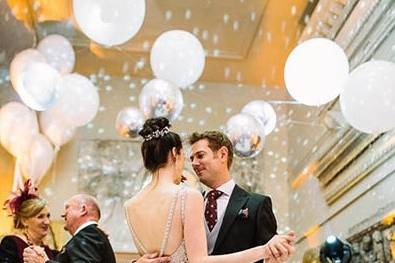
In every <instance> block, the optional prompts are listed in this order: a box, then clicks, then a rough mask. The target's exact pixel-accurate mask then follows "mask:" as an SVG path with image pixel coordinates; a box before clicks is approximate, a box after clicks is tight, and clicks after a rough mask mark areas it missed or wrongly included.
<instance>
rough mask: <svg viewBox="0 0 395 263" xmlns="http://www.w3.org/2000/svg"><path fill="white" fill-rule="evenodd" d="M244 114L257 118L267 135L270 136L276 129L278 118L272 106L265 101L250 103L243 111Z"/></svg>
mask: <svg viewBox="0 0 395 263" xmlns="http://www.w3.org/2000/svg"><path fill="white" fill-rule="evenodd" d="M241 112H242V113H246V114H250V115H252V116H253V117H255V118H256V119H257V120H258V122H259V123H260V124H261V125H262V127H263V129H264V131H265V135H269V134H270V133H271V132H272V131H273V130H274V128H275V127H276V122H277V116H276V112H275V111H274V109H273V107H272V105H270V104H269V103H267V102H266V101H263V100H254V101H251V102H249V103H248V104H247V105H245V106H244V107H243V109H242V110H241Z"/></svg>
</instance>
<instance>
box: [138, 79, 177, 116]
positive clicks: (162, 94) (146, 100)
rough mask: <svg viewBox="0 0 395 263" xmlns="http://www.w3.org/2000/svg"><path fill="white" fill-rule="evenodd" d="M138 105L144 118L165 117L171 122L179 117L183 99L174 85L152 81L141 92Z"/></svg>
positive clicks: (157, 80)
mask: <svg viewBox="0 0 395 263" xmlns="http://www.w3.org/2000/svg"><path fill="white" fill-rule="evenodd" d="M139 104H140V109H141V110H142V112H143V113H144V115H145V117H146V118H156V117H166V118H167V119H169V120H170V121H173V120H175V119H176V118H177V117H178V115H180V113H181V111H182V108H183V106H184V99H183V97H182V93H181V91H180V89H179V88H177V87H176V86H175V85H174V84H172V83H170V82H168V81H165V80H162V79H153V80H151V81H149V82H148V83H147V84H145V86H144V88H143V90H142V91H141V93H140V96H139Z"/></svg>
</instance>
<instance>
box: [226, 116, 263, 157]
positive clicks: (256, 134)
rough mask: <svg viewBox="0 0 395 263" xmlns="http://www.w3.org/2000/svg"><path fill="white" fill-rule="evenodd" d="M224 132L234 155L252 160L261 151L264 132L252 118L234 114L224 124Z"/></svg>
mask: <svg viewBox="0 0 395 263" xmlns="http://www.w3.org/2000/svg"><path fill="white" fill-rule="evenodd" d="M225 130H226V131H225V133H226V134H227V136H228V137H229V139H230V141H231V142H232V144H233V151H234V153H235V155H237V156H239V157H242V158H252V157H255V156H257V155H258V154H259V153H260V152H261V151H262V149H263V145H264V143H265V132H264V131H263V129H262V127H261V125H260V124H258V123H257V121H256V119H255V118H254V117H253V116H251V115H249V114H244V113H239V114H236V115H234V116H232V117H231V118H230V119H229V120H228V121H227V122H226V128H225Z"/></svg>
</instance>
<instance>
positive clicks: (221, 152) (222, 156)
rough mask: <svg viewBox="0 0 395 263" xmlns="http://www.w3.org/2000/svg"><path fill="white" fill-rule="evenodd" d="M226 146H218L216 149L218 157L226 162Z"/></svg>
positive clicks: (227, 153)
mask: <svg viewBox="0 0 395 263" xmlns="http://www.w3.org/2000/svg"><path fill="white" fill-rule="evenodd" d="M228 155H229V152H228V148H226V147H225V146H222V147H221V148H219V150H218V157H219V158H220V159H221V160H222V161H225V162H227V161H228Z"/></svg>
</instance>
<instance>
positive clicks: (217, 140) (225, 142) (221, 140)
mask: <svg viewBox="0 0 395 263" xmlns="http://www.w3.org/2000/svg"><path fill="white" fill-rule="evenodd" d="M205 139H206V140H207V141H208V147H210V149H211V150H212V151H213V152H217V151H218V150H219V149H220V148H221V147H223V146H225V147H226V148H227V149H228V163H227V164H228V169H230V166H231V165H232V162H233V145H232V142H231V141H230V140H229V138H228V136H226V135H225V134H224V133H222V132H220V131H205V132H203V133H199V132H194V133H192V135H191V136H190V137H189V144H191V145H192V144H194V143H195V142H197V141H200V140H205Z"/></svg>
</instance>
